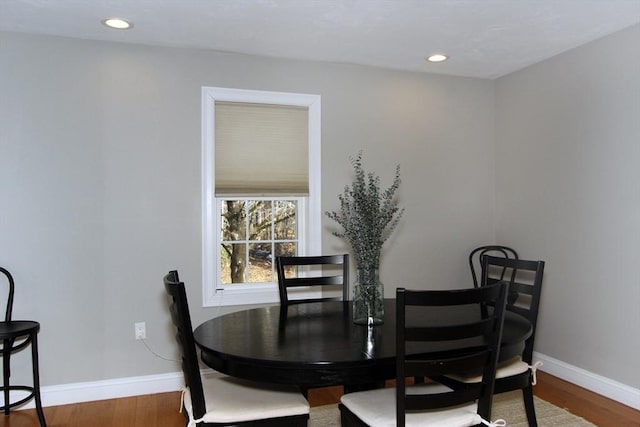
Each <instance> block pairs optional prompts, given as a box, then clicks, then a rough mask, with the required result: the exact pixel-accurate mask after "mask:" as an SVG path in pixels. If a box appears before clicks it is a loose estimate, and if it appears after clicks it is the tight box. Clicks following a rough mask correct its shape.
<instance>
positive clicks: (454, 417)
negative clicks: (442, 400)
mask: <svg viewBox="0 0 640 427" xmlns="http://www.w3.org/2000/svg"><path fill="white" fill-rule="evenodd" d="M418 389H419V390H420V392H421V393H430V394H434V393H442V392H446V391H451V389H450V388H448V387H446V386H444V385H442V384H437V383H427V384H417V385H413V386H410V387H407V393H409V394H410V393H411V392H412V390H418ZM395 393H396V390H395V388H381V389H375V390H369V391H361V392H357V393H349V394H345V395H343V396H342V398H341V399H340V402H341V403H342V404H343V405H344V406H346V407H347V408H349V410H350V411H351V412H353V413H354V414H355V415H356V416H357V417H358V418H360V419H361V420H362V421H364V422H365V423H367V424H368V425H370V426H371V427H395V425H396V394H395ZM476 411H477V404H476V403H471V404H467V405H461V406H456V407H451V408H446V409H438V410H431V411H422V412H419V413H418V412H411V413H407V415H406V426H407V427H411V426H422V427H424V426H438V427H467V426H473V425H476V424H480V423H481V422H482V418H481V417H480V415H478V414H477V412H476Z"/></svg>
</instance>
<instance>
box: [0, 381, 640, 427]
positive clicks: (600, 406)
mask: <svg viewBox="0 0 640 427" xmlns="http://www.w3.org/2000/svg"><path fill="white" fill-rule="evenodd" d="M341 394H342V387H326V388H321V389H312V390H310V391H309V403H310V404H311V406H321V405H328V404H330V403H337V402H338V401H339V400H340V396H341ZM535 394H536V395H537V396H538V397H540V398H541V399H544V400H546V401H548V402H551V403H553V404H555V405H557V406H560V407H562V408H565V409H567V410H568V411H569V412H572V413H573V414H576V415H579V416H581V417H583V418H585V419H587V420H589V421H591V422H592V423H594V424H595V425H597V426H602V427H609V426H611V427H614V426H615V427H622V426H624V427H640V411H636V410H634V409H632V408H630V407H628V406H625V405H622V404H620V403H617V402H614V401H612V400H610V399H607V398H604V397H602V396H599V395H597V394H595V393H592V392H590V391H588V390H586V389H583V388H581V387H578V386H575V385H573V384H571V383H568V382H566V381H563V380H561V379H558V378H556V377H553V376H551V375H548V374H545V373H544V372H540V371H538V385H536V387H535ZM179 406H180V393H178V392H172V393H160V394H154V395H147V396H137V397H131V398H124V399H111V400H102V401H98V402H88V403H79V404H74V405H63V406H52V407H47V408H44V412H45V416H46V418H47V425H48V427H184V425H185V422H184V418H183V416H182V414H180V413H179V412H178V408H179ZM38 426H39V424H38V418H37V416H36V413H35V410H33V409H26V410H22V411H12V412H11V415H10V416H8V417H7V416H4V415H2V414H0V427H38Z"/></svg>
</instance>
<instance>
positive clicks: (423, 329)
mask: <svg viewBox="0 0 640 427" xmlns="http://www.w3.org/2000/svg"><path fill="white" fill-rule="evenodd" d="M507 287H508V285H507V284H506V283H504V282H498V283H494V284H492V285H488V286H485V287H481V288H470V289H456V290H442V291H426V290H406V289H402V288H400V289H398V290H397V291H396V410H397V412H396V417H397V425H398V426H404V424H405V412H406V411H419V410H429V409H437V408H446V407H452V406H457V405H460V404H464V403H470V402H474V401H477V403H478V414H479V415H480V416H481V417H482V418H484V419H489V416H490V413H491V402H492V396H493V390H494V380H495V374H496V366H497V362H498V352H499V348H500V339H501V336H502V325H503V322H504V312H505V303H506V289H507ZM489 305H492V306H493V307H494V308H493V309H489V308H488V306H489ZM456 306H467V307H456ZM476 306H477V307H476ZM460 309H465V310H468V311H465V313H468V315H467V316H464V318H461V319H460V321H459V322H456V323H449V322H445V321H443V320H441V321H437V322H435V321H434V323H433V324H424V323H425V322H424V321H422V322H421V319H423V318H424V317H425V316H421V315H420V313H428V312H432V313H433V312H434V311H435V310H460ZM409 315H410V316H409ZM442 318H443V319H445V318H447V316H442ZM457 340H464V341H457ZM427 341H431V342H438V343H443V344H444V343H446V342H451V343H456V345H457V344H458V343H461V342H462V343H466V344H460V348H461V350H462V351H456V352H455V355H452V354H451V353H449V354H447V352H446V351H444V352H442V353H441V354H440V355H439V356H438V357H437V358H434V357H428V358H421V357H420V355H415V354H412V355H410V356H407V351H406V349H407V347H408V346H416V345H419V343H420V342H427ZM461 353H463V354H465V356H460V354H461ZM474 370H475V371H482V373H483V374H482V381H481V382H480V383H474V384H469V385H468V386H466V387H464V388H461V389H455V390H451V391H443V392H442V393H438V394H429V395H426V396H425V395H421V394H416V393H418V391H417V390H416V389H413V390H412V391H411V394H407V393H406V391H407V389H406V386H405V383H404V379H405V378H406V377H416V376H418V377H437V376H442V375H446V374H452V373H464V372H473V371H474ZM418 390H419V389H418Z"/></svg>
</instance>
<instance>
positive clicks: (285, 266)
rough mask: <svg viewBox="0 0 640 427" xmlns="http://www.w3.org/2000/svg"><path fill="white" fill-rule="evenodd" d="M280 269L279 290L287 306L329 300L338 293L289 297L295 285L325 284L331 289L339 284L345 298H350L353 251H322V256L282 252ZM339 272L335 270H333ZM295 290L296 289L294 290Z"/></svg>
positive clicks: (283, 303)
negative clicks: (322, 295)
mask: <svg viewBox="0 0 640 427" xmlns="http://www.w3.org/2000/svg"><path fill="white" fill-rule="evenodd" d="M276 269H277V270H278V290H279V292H280V304H281V305H282V306H284V307H286V306H288V305H290V304H299V303H306V302H317V301H326V300H331V299H337V298H338V297H322V298H306V299H301V298H299V299H295V298H289V297H290V295H289V290H290V289H291V288H300V287H308V286H319V287H322V291H323V292H326V291H330V290H331V287H333V288H339V290H340V291H341V293H342V300H343V301H347V300H348V299H349V255H348V254H344V255H321V256H280V257H276ZM331 273H335V274H331ZM293 292H295V291H292V293H293Z"/></svg>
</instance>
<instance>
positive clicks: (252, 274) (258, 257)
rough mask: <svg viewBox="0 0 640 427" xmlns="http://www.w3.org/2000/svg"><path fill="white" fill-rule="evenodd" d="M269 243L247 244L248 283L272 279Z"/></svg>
mask: <svg viewBox="0 0 640 427" xmlns="http://www.w3.org/2000/svg"><path fill="white" fill-rule="evenodd" d="M272 259H273V256H272V254H271V243H251V244H249V283H264V282H272V281H273V267H272V262H271V261H272Z"/></svg>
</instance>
